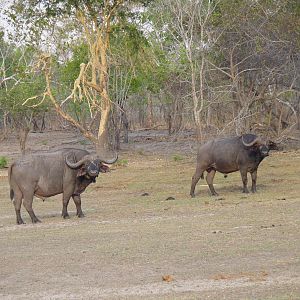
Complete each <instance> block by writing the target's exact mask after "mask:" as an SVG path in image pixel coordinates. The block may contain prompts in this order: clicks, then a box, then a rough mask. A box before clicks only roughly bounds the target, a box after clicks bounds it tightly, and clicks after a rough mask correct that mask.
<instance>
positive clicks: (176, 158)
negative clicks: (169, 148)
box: [173, 154, 183, 161]
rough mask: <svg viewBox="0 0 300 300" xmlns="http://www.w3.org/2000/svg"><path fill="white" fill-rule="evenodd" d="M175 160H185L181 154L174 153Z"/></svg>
mask: <svg viewBox="0 0 300 300" xmlns="http://www.w3.org/2000/svg"><path fill="white" fill-rule="evenodd" d="M173 160H174V161H181V160H183V157H182V156H181V155H179V154H175V155H173Z"/></svg>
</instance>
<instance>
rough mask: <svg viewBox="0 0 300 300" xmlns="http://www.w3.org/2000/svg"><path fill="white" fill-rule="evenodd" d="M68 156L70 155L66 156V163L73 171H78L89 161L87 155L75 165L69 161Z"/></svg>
mask: <svg viewBox="0 0 300 300" xmlns="http://www.w3.org/2000/svg"><path fill="white" fill-rule="evenodd" d="M68 156H69V155H67V156H66V158H65V161H66V164H67V165H68V166H69V167H70V168H71V169H77V168H79V167H80V166H82V165H83V164H84V163H85V162H86V161H87V160H89V158H88V157H87V155H86V156H84V157H83V158H82V159H81V160H80V161H78V162H75V163H73V162H71V161H69V159H68Z"/></svg>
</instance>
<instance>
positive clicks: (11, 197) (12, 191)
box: [10, 189, 15, 200]
mask: <svg viewBox="0 0 300 300" xmlns="http://www.w3.org/2000/svg"><path fill="white" fill-rule="evenodd" d="M14 195H15V193H14V190H13V189H10V200H13V199H14Z"/></svg>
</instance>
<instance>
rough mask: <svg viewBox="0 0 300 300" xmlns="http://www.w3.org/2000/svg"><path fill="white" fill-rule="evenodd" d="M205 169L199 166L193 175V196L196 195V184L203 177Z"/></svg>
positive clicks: (191, 192)
mask: <svg viewBox="0 0 300 300" xmlns="http://www.w3.org/2000/svg"><path fill="white" fill-rule="evenodd" d="M204 170H205V168H201V167H198V166H197V168H196V171H195V174H194V175H193V177H192V185H191V191H190V195H191V197H192V198H194V197H195V187H196V184H197V183H198V181H199V179H200V177H202V178H203V172H204Z"/></svg>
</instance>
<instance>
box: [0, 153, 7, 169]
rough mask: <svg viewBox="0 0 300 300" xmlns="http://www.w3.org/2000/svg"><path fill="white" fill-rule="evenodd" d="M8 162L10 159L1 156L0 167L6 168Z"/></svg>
mask: <svg viewBox="0 0 300 300" xmlns="http://www.w3.org/2000/svg"><path fill="white" fill-rule="evenodd" d="M7 164H8V159H7V157H5V156H0V169H3V168H6V167H7Z"/></svg>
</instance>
